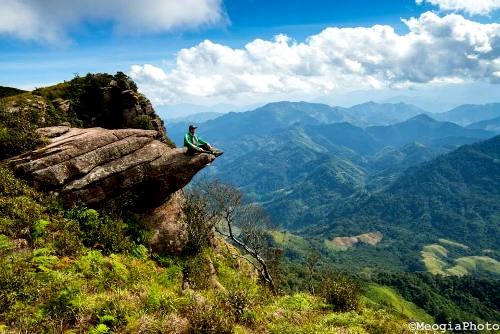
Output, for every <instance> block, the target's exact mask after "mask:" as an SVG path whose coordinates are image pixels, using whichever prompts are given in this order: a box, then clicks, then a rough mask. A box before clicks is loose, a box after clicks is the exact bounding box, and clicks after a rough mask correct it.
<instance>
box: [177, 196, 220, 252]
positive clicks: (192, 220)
mask: <svg viewBox="0 0 500 334" xmlns="http://www.w3.org/2000/svg"><path fill="white" fill-rule="evenodd" d="M206 205H207V202H206V199H203V198H202V197H201V196H200V195H199V194H198V193H195V192H192V193H188V194H186V201H185V203H184V207H183V211H184V222H185V223H186V225H187V228H188V242H187V244H186V247H185V249H184V252H185V254H190V255H193V254H198V253H200V252H201V250H202V249H204V248H206V247H208V246H210V245H211V243H212V240H213V238H214V224H215V220H214V218H211V217H209V215H208V214H207V210H206V208H205V207H206Z"/></svg>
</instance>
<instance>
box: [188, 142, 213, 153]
mask: <svg viewBox="0 0 500 334" xmlns="http://www.w3.org/2000/svg"><path fill="white" fill-rule="evenodd" d="M198 147H199V148H201V149H202V150H205V151H210V146H208V145H207V144H203V145H200V146H198ZM197 153H200V152H198V151H196V150H194V149H192V148H191V147H188V150H187V154H189V155H193V154H197Z"/></svg>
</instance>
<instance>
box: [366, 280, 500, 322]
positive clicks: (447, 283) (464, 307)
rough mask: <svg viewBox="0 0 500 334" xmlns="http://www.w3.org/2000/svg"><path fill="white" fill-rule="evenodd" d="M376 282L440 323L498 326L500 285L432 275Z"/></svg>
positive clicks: (489, 281)
mask: <svg viewBox="0 0 500 334" xmlns="http://www.w3.org/2000/svg"><path fill="white" fill-rule="evenodd" d="M376 281H377V282H379V283H381V284H385V285H389V286H392V287H394V288H395V289H396V290H397V291H399V293H401V295H402V296H403V297H404V298H406V299H407V300H409V301H412V302H413V303H415V304H416V305H418V306H420V307H421V308H423V309H424V310H426V311H427V312H428V313H429V314H432V315H434V316H435V319H436V322H438V323H449V322H451V323H461V322H466V321H473V322H475V323H480V322H485V321H490V322H495V321H496V320H498V319H499V318H500V282H499V281H498V280H491V279H478V278H474V277H453V276H451V277H442V276H436V275H431V274H428V273H385V274H379V275H378V276H377V278H376Z"/></svg>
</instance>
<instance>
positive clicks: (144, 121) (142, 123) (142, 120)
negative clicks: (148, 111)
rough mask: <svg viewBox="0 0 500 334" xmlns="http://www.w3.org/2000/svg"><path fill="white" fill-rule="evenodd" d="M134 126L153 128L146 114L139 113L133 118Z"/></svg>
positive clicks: (145, 128) (146, 128)
mask: <svg viewBox="0 0 500 334" xmlns="http://www.w3.org/2000/svg"><path fill="white" fill-rule="evenodd" d="M134 123H135V127H136V128H138V129H144V130H154V128H153V123H151V118H150V117H149V116H148V115H140V116H137V117H136V118H135V122H134Z"/></svg>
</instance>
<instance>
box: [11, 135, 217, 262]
mask: <svg viewBox="0 0 500 334" xmlns="http://www.w3.org/2000/svg"><path fill="white" fill-rule="evenodd" d="M38 132H39V133H40V134H41V135H43V136H46V137H49V139H48V144H47V145H46V146H44V147H42V148H39V149H36V150H33V151H31V152H28V153H25V154H22V155H20V156H17V157H14V158H11V159H10V160H9V162H8V163H9V164H10V165H11V167H12V168H13V169H14V171H15V172H16V173H17V174H18V175H20V176H22V177H23V178H25V179H28V180H30V181H31V182H32V183H33V184H34V185H35V186H36V187H37V188H39V189H43V190H47V191H52V192H54V193H57V194H58V195H59V196H61V197H62V198H63V199H65V200H67V201H68V202H70V203H75V202H83V203H85V204H86V205H88V206H94V207H101V206H110V207H113V208H120V209H130V210H132V211H135V212H140V213H145V214H147V215H148V216H149V217H150V218H151V219H150V220H151V224H152V226H153V228H154V230H155V233H154V236H153V239H152V246H153V248H156V249H157V250H159V251H162V252H170V253H172V252H173V253H175V252H178V251H179V250H181V249H182V247H183V246H184V244H185V243H186V241H187V232H186V228H185V226H183V225H182V223H181V222H180V221H181V219H179V215H180V214H181V211H182V210H181V209H182V200H183V197H182V190H181V189H182V188H183V187H184V186H185V185H186V184H187V183H188V182H189V181H190V180H191V179H192V177H193V176H194V175H195V174H196V173H197V172H198V171H199V170H201V169H202V168H203V167H205V166H206V165H207V164H209V163H210V162H212V161H213V160H214V159H215V157H214V156H213V155H211V154H199V155H195V156H191V155H186V154H185V149H183V148H182V149H179V148H171V147H169V146H168V145H166V144H165V143H163V142H161V141H160V140H159V139H161V134H159V133H158V132H157V131H154V130H141V129H116V130H106V129H103V128H88V129H80V128H70V127H67V126H57V127H50V128H42V129H39V130H38Z"/></svg>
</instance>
